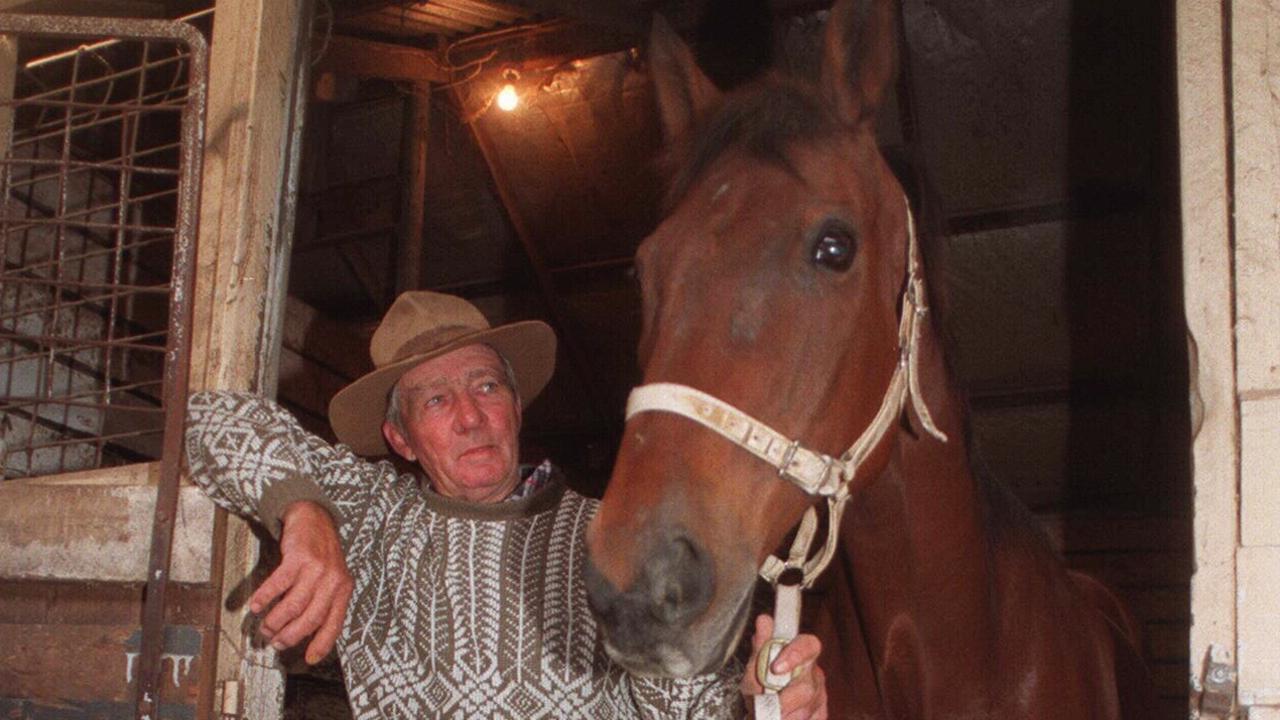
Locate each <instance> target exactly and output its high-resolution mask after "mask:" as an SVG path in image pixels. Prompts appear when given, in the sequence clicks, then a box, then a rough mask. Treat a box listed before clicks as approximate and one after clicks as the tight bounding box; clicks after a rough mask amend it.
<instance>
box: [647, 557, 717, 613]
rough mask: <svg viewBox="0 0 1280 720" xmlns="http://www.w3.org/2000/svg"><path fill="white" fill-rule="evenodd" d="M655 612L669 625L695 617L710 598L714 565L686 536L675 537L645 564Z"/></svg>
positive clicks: (704, 607)
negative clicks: (712, 566)
mask: <svg viewBox="0 0 1280 720" xmlns="http://www.w3.org/2000/svg"><path fill="white" fill-rule="evenodd" d="M646 575H647V579H648V581H649V597H650V602H651V607H652V611H653V615H654V617H655V618H656V619H658V620H659V621H661V622H662V623H664V624H666V625H677V624H681V623H684V622H687V621H688V620H690V619H692V618H694V617H696V616H697V615H699V614H701V613H702V611H703V610H704V609H706V607H707V604H708V603H709V602H710V601H711V585H712V583H711V580H712V578H711V566H710V563H708V562H707V560H706V557H705V555H704V554H703V553H702V552H701V551H700V550H699V549H698V546H697V545H696V544H694V542H693V540H692V539H690V538H689V537H687V536H683V535H682V536H680V537H677V538H675V539H673V540H672V541H671V542H670V543H668V545H667V546H666V547H665V548H664V549H663V552H660V553H658V554H656V555H655V556H654V557H653V559H652V560H651V561H650V562H649V564H648V567H647V568H646Z"/></svg>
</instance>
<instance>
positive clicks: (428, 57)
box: [316, 35, 451, 83]
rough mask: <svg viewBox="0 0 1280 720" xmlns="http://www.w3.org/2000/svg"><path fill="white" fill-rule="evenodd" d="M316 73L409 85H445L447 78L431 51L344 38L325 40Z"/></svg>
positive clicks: (446, 72)
mask: <svg viewBox="0 0 1280 720" xmlns="http://www.w3.org/2000/svg"><path fill="white" fill-rule="evenodd" d="M316 71H317V72H320V73H324V72H331V73H334V74H335V75H345V76H348V77H371V78H383V79H385V80H402V81H406V82H413V83H446V82H449V81H450V79H451V78H450V76H449V71H448V70H446V69H444V66H443V64H442V63H441V62H440V58H439V57H438V56H437V55H436V53H434V52H431V51H429V50H422V49H420V48H415V47H408V46H406V45H393V44H391V43H381V42H375V41H372V40H362V39H360V38H354V37H347V36H345V35H334V36H333V37H331V38H329V43H328V45H327V46H326V47H325V50H324V55H322V56H321V57H320V62H319V63H317V64H316Z"/></svg>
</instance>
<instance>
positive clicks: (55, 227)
mask: <svg viewBox="0 0 1280 720" xmlns="http://www.w3.org/2000/svg"><path fill="white" fill-rule="evenodd" d="M0 36H3V39H2V40H0V53H3V55H4V56H5V57H3V60H4V61H3V62H0V68H4V72H3V77H0V153H2V154H0V187H2V189H3V194H2V197H3V200H2V202H3V210H2V211H0V257H3V261H4V265H3V267H2V268H0V478H29V477H33V476H38V475H49V474H57V473H65V472H68V471H74V470H86V469H93V468H101V467H105V466H110V465H121V464H129V463H135V462H141V461H146V460H155V459H159V460H160V478H159V487H158V488H157V491H156V496H155V497H156V502H155V515H154V522H153V525H152V532H151V550H150V561H149V564H148V570H147V576H146V577H147V586H146V592H145V595H144V598H145V599H144V601H143V605H142V630H141V637H140V639H139V640H138V646H139V647H138V650H137V663H136V667H137V685H136V704H135V706H134V711H135V714H136V717H138V718H148V719H150V718H157V717H160V716H162V715H163V714H164V713H165V712H167V711H168V710H167V709H166V708H165V707H163V706H162V705H161V704H160V693H159V689H160V685H161V677H160V670H161V666H162V663H163V660H164V656H163V654H162V643H163V642H164V641H165V638H166V635H167V633H166V629H165V626H164V616H165V594H166V588H167V586H168V583H169V565H170V553H171V544H172V537H173V529H174V523H175V519H176V518H175V515H176V509H177V501H178V481H179V470H180V467H181V456H182V423H183V416H184V414H185V405H186V402H185V399H186V395H187V374H188V357H187V355H188V352H189V348H190V344H191V343H190V333H189V328H188V326H189V324H190V315H191V298H192V277H193V271H194V258H193V254H194V249H195V239H196V237H195V234H196V218H197V211H198V207H199V181H200V171H201V160H202V152H203V137H204V130H203V126H204V114H205V98H206V83H207V75H208V73H207V62H208V60H207V44H206V42H205V39H204V36H203V35H202V34H201V33H200V32H199V31H198V30H197V29H196V28H195V27H194V26H192V25H189V24H187V23H184V22H163V21H145V20H106V19H95V18H74V17H43V16H21V15H0ZM172 662H175V663H176V662H177V661H176V660H173V661H172ZM129 663H130V664H129V669H130V675H132V670H133V668H134V663H133V659H130V660H129ZM174 677H175V682H176V678H177V670H176V669H175V671H174ZM172 707H173V705H172V703H170V708H172Z"/></svg>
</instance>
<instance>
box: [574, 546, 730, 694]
mask: <svg viewBox="0 0 1280 720" xmlns="http://www.w3.org/2000/svg"><path fill="white" fill-rule="evenodd" d="M585 574H586V585H587V599H588V602H589V603H590V605H591V610H592V612H594V613H595V616H596V619H597V620H598V621H599V623H600V626H601V628H602V630H603V631H604V636H605V644H606V647H607V648H608V650H609V652H610V654H611V655H612V656H613V657H614V659H615V660H617V661H618V662H620V663H622V664H623V665H625V666H626V667H627V668H628V669H630V670H633V671H637V672H645V673H649V674H658V675H688V674H691V673H693V672H696V671H698V670H700V669H701V668H700V667H697V666H694V662H695V661H694V660H693V659H692V658H689V657H688V656H687V654H686V653H685V652H684V646H685V642H686V641H687V631H688V628H689V626H690V625H691V624H692V623H694V622H695V621H696V620H697V619H698V618H699V617H701V616H702V615H703V613H704V612H705V611H706V610H707V607H708V606H709V605H710V603H711V597H712V593H713V590H714V582H715V578H714V573H713V568H712V563H711V561H710V558H709V557H708V556H707V554H706V552H705V551H703V550H702V549H701V548H700V547H699V545H698V544H697V543H696V542H695V541H694V540H693V539H692V538H691V537H689V536H688V535H687V534H685V533H678V534H672V535H668V536H666V538H665V539H664V540H663V541H661V542H660V543H658V547H657V549H656V550H655V551H654V552H652V553H650V554H649V555H648V556H647V558H646V559H645V561H644V564H643V566H642V567H640V568H639V569H638V570H637V572H636V573H635V576H634V577H635V581H634V582H632V584H631V587H630V588H627V589H626V590H620V589H619V588H617V587H616V586H615V585H614V584H613V583H612V582H610V581H609V580H608V579H607V578H605V576H604V575H603V574H602V573H601V572H600V571H599V570H597V569H596V566H595V565H594V564H593V563H592V562H590V561H588V562H587V567H586V570H585ZM700 664H701V663H699V665H700Z"/></svg>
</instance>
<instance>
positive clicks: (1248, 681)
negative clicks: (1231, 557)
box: [1239, 547, 1280, 717]
mask: <svg viewBox="0 0 1280 720" xmlns="http://www.w3.org/2000/svg"><path fill="white" fill-rule="evenodd" d="M1239 568H1240V574H1239V578H1240V591H1239V592H1240V594H1239V602H1240V650H1239V652H1240V656H1239V661H1240V667H1239V671H1240V674H1239V683H1240V702H1242V703H1244V704H1246V705H1280V643H1277V642H1276V628H1277V627H1280V572H1277V571H1276V569H1277V568H1280V547H1244V548H1240V555H1239ZM1250 717H1253V716H1252V715H1250Z"/></svg>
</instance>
